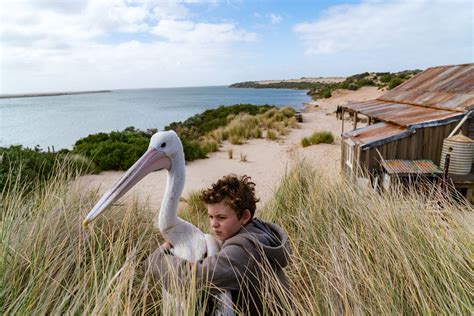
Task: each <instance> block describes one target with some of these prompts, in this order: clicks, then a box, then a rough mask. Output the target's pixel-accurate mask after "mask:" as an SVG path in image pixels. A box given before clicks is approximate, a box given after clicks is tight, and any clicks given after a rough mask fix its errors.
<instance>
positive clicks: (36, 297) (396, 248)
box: [0, 163, 474, 315]
mask: <svg viewBox="0 0 474 316" xmlns="http://www.w3.org/2000/svg"><path fill="white" fill-rule="evenodd" d="M64 174H65V173H62V172H58V175H57V177H56V178H54V179H53V180H51V181H50V182H49V183H48V184H47V185H46V186H44V187H43V188H41V189H39V190H37V191H36V192H34V193H32V194H27V195H26V196H25V195H22V192H21V186H18V190H16V191H15V190H13V191H10V193H4V194H3V195H2V197H1V198H2V200H1V210H0V211H1V213H0V221H1V222H0V238H1V245H0V280H1V281H0V284H1V285H0V286H1V288H0V313H2V314H46V313H48V314H65V313H67V314H82V313H86V314H127V315H129V314H156V313H159V312H160V310H161V306H162V298H161V291H160V288H161V285H160V284H157V283H153V282H152V281H151V280H150V279H149V278H148V277H147V276H145V275H144V273H143V271H142V262H143V260H144V258H146V256H147V255H148V254H149V253H150V252H151V251H152V250H153V249H154V248H155V247H157V246H158V245H159V244H160V242H161V241H162V239H161V236H160V235H159V234H158V233H157V231H156V230H155V229H154V228H153V226H152V222H151V219H152V214H151V212H150V211H149V210H148V209H147V208H146V207H142V206H139V205H138V204H137V203H134V202H132V203H127V204H125V205H122V206H114V207H113V208H112V210H110V211H109V212H107V213H106V214H105V216H103V217H101V218H99V219H98V220H97V221H96V222H95V223H94V224H93V225H92V226H91V227H90V229H88V230H85V231H84V230H83V229H82V227H81V222H82V219H83V217H84V215H85V214H86V213H87V212H88V211H89V210H90V209H91V207H92V206H93V204H94V203H95V202H96V200H97V199H98V195H97V193H95V192H87V191H86V190H84V189H82V188H80V187H77V186H76V185H74V184H73V183H72V182H70V180H71V179H70V178H68V177H67V176H64ZM435 199H436V203H433V200H435ZM187 201H188V202H189V205H193V207H188V208H187V210H185V211H182V213H181V214H182V216H183V217H185V218H187V219H188V220H190V221H192V222H194V223H196V225H198V226H199V227H201V228H203V229H205V228H206V212H205V211H203V206H202V204H199V201H197V195H196V194H194V195H193V196H190V197H187ZM195 209H200V211H193V210H195ZM467 209H468V205H466V204H460V203H458V202H455V201H452V200H450V199H448V198H442V197H439V196H436V197H435V196H431V197H428V198H427V197H425V196H423V195H419V194H415V193H413V194H410V193H408V194H405V195H401V194H399V192H398V191H397V190H394V191H392V192H388V193H386V194H383V195H381V194H378V193H373V192H371V191H359V190H357V189H355V188H354V187H352V186H351V185H349V184H348V183H346V182H344V180H342V179H340V178H339V177H336V176H328V175H325V174H321V173H319V172H317V171H316V170H314V169H313V168H312V167H311V166H309V165H307V164H305V163H300V164H299V165H297V166H296V167H295V168H294V169H293V170H292V171H291V172H289V173H288V174H287V175H286V176H285V177H284V178H283V179H282V181H281V183H280V185H279V186H278V188H277V189H276V192H275V195H274V198H273V199H272V201H271V203H269V204H268V205H266V206H264V207H263V208H262V209H261V210H260V211H259V214H258V215H259V216H261V217H263V218H265V219H268V220H271V221H274V222H276V223H278V224H280V225H281V226H282V227H283V228H284V229H285V230H287V231H288V234H289V240H290V243H291V247H292V250H293V254H292V257H291V264H290V266H289V268H288V269H287V270H286V271H287V273H288V275H289V279H290V283H291V295H290V297H287V296H286V295H285V294H284V293H283V291H280V290H279V289H278V288H276V285H277V284H275V283H274V281H272V280H274V278H272V277H269V278H268V280H266V281H265V282H269V288H270V287H273V288H276V289H275V291H274V292H273V293H272V296H275V295H276V296H278V297H280V300H282V301H283V302H282V307H281V308H283V309H284V310H285V311H287V312H288V313H294V314H312V315H314V314H461V315H462V314H466V315H468V314H470V312H471V311H472V307H473V303H472V295H471V293H472V287H473V282H472V257H471V255H472V253H473V250H474V249H473V243H472V233H471V232H469V231H468V229H467V228H466V227H464V226H463V224H462V222H460V221H459V220H458V218H457V215H458V214H460V213H462V212H466V210H467ZM272 282H273V283H272ZM195 285H196V282H194V281H193V280H190V282H187V283H186V284H185V285H183V284H180V285H179V286H184V287H185V288H184V289H182V292H183V293H186V302H185V308H184V309H185V311H186V313H188V314H194V313H196V314H202V313H203V311H204V307H205V306H204V304H203V301H202V300H200V299H199V295H198V291H196V290H194V288H195ZM262 295H268V293H262ZM265 303H266V304H267V305H266V308H267V310H268V311H273V310H275V308H276V307H275V305H274V300H273V299H272V297H269V298H268V299H267V300H265Z"/></svg>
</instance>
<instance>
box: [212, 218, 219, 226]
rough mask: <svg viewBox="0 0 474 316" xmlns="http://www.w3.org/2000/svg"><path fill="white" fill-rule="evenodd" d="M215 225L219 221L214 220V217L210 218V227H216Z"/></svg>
mask: <svg viewBox="0 0 474 316" xmlns="http://www.w3.org/2000/svg"><path fill="white" fill-rule="evenodd" d="M217 226H219V222H218V221H216V220H215V219H212V220H211V227H217Z"/></svg>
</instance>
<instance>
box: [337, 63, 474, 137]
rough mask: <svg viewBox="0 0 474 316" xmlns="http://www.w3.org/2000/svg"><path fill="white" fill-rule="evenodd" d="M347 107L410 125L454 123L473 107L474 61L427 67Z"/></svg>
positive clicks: (409, 126)
mask: <svg viewBox="0 0 474 316" xmlns="http://www.w3.org/2000/svg"><path fill="white" fill-rule="evenodd" d="M345 108H347V109H350V110H353V111H356V112H358V113H361V114H364V115H367V116H370V117H375V118H377V119H379V120H382V121H386V122H391V123H394V124H398V125H401V126H406V127H408V128H419V127H426V126H437V125H444V124H448V123H452V122H454V121H457V120H459V119H460V118H461V116H462V113H466V112H468V111H469V110H471V109H474V63H472V64H464V65H452V66H439V67H432V68H428V69H427V70H425V71H423V72H421V73H419V74H417V75H415V76H414V77H413V78H411V79H409V80H407V81H405V82H404V83H402V84H401V85H399V86H398V87H396V88H395V89H393V90H391V91H387V92H386V93H384V94H383V95H382V96H380V97H379V98H377V99H375V100H371V101H365V102H357V103H350V104H348V105H346V106H345Z"/></svg>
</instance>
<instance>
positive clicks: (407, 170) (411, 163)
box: [382, 160, 443, 175]
mask: <svg viewBox="0 0 474 316" xmlns="http://www.w3.org/2000/svg"><path fill="white" fill-rule="evenodd" d="M382 166H383V168H384V169H385V170H386V171H387V173H388V174H397V175H409V174H427V175H432V174H441V173H443V171H442V170H441V169H439V168H438V166H437V165H435V164H434V162H433V161H431V160H384V161H382Z"/></svg>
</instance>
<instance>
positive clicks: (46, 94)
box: [0, 90, 112, 99]
mask: <svg viewBox="0 0 474 316" xmlns="http://www.w3.org/2000/svg"><path fill="white" fill-rule="evenodd" d="M105 92H112V91H111V90H94V91H73V92H44V93H18V94H0V99H11V98H31V97H54V96H60V95H72V94H89V93H105Z"/></svg>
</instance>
